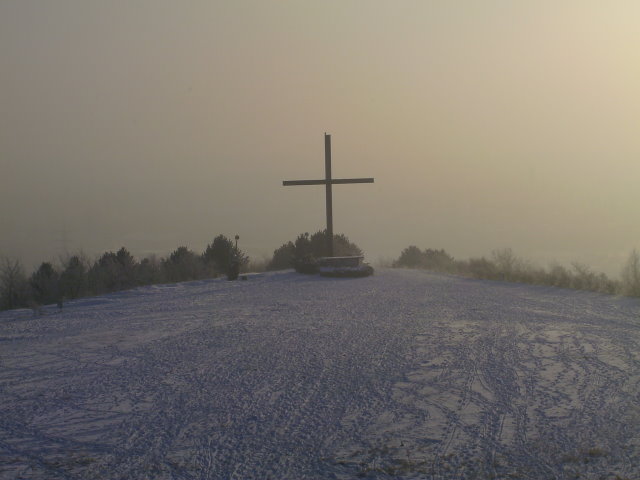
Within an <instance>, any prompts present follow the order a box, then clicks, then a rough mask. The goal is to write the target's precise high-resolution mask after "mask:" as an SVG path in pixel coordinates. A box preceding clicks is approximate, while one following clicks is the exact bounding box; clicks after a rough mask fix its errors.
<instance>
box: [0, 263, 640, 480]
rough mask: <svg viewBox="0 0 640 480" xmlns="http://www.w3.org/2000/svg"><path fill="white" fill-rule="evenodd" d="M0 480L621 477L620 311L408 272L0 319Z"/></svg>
mask: <svg viewBox="0 0 640 480" xmlns="http://www.w3.org/2000/svg"><path fill="white" fill-rule="evenodd" d="M0 406H1V411H0V478H2V479H14V478H35V479H63V478H64V479H89V478H96V479H123V478H124V479H127V478H130V479H144V478H149V479H152V478H153V479H156V478H157V479H165V478H166V479H169V478H176V479H191V478H194V479H208V478H211V479H218V478H220V479H231V478H235V479H250V478H257V479H266V478H271V479H305V478H308V479H315V478H337V479H348V478H425V479H476V478H477V479H485V478H501V479H536V480H538V479H572V478H581V479H585V478H586V479H600V478H605V479H615V478H623V479H638V478H640V301H638V300H631V299H622V298H615V297H611V296H602V295H597V294H593V293H584V292H574V291H567V290H559V289H552V288H546V287H534V286H525V285H512V284H502V283H497V282H485V281H476V280H465V279H460V278H454V277H448V276H440V275H434V274H428V273H425V272H416V271H391V270H387V271H382V272H377V274H376V275H375V276H373V277H369V278H364V279H327V278H320V277H308V276H301V275H297V274H294V273H275V274H265V275H257V276H252V277H250V278H249V280H248V281H246V282H240V281H239V282H226V281H224V280H212V281H202V282H192V283H186V284H178V285H163V286H155V287H146V288H141V289H138V290H134V291H131V292H124V293H118V294H114V295H108V296H103V297H98V298H92V299H84V300H79V301H75V302H72V303H69V304H68V305H67V306H66V307H65V308H64V310H63V311H62V312H61V313H58V312H57V311H56V309H55V308H53V307H51V308H49V309H46V310H45V312H44V313H43V315H42V316H40V317H35V316H34V314H33V312H31V311H26V310H23V311H18V312H5V313H2V314H0Z"/></svg>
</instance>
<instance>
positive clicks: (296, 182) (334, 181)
mask: <svg viewBox="0 0 640 480" xmlns="http://www.w3.org/2000/svg"><path fill="white" fill-rule="evenodd" d="M345 183H373V178H330V179H328V180H327V179H324V178H323V179H322V180H285V181H283V182H282V185H284V186H285V187H287V186H291V185H327V184H331V185H340V184H345Z"/></svg>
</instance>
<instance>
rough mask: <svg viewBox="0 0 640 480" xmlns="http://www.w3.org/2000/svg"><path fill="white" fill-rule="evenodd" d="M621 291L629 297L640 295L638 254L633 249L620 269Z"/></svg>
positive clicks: (639, 256) (639, 259)
mask: <svg viewBox="0 0 640 480" xmlns="http://www.w3.org/2000/svg"><path fill="white" fill-rule="evenodd" d="M622 293H623V294H624V295H629V296H631V297H640V255H639V254H638V251H637V250H635V249H634V250H633V251H632V252H631V255H629V259H628V260H627V264H626V265H625V266H624V268H623V269H622Z"/></svg>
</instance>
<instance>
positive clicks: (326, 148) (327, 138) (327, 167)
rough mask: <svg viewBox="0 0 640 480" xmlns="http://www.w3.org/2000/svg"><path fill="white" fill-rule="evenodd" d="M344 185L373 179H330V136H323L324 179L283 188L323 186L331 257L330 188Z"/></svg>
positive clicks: (295, 182) (328, 245) (286, 181)
mask: <svg viewBox="0 0 640 480" xmlns="http://www.w3.org/2000/svg"><path fill="white" fill-rule="evenodd" d="M344 183H373V178H332V177H331V135H327V134H326V133H325V134H324V178H323V179H320V180H285V181H283V182H282V185H284V186H291V185H324V186H325V192H326V205H327V249H328V251H329V256H330V257H333V199H332V193H331V187H332V186H333V185H341V184H344Z"/></svg>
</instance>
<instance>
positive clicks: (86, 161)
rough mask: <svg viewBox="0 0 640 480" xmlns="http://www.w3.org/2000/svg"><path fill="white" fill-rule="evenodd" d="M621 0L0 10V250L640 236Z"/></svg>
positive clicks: (462, 244)
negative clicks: (330, 233)
mask: <svg viewBox="0 0 640 480" xmlns="http://www.w3.org/2000/svg"><path fill="white" fill-rule="evenodd" d="M639 21H640V3H638V2H635V1H612V2H606V4H605V3H603V2H597V1H587V0H576V1H561V2H558V1H536V2H512V1H507V0H504V1H497V0H487V1H483V2H477V1H458V2H450V1H429V2H426V1H423V0H416V1H403V2H388V1H374V0H369V1H352V2H342V1H324V2H310V1H309V2H291V1H263V0H255V1H249V0H247V1H228V2H210V1H201V2H196V1H193V2H177V1H175V2H170V1H155V0H154V1H151V0H148V1H138V2H125V1H115V2H94V1H89V2H87V1H84V0H78V1H69V0H57V1H55V2H42V1H31V0H20V1H18V0H15V1H11V0H8V1H3V2H0V71H1V73H2V76H1V78H2V80H1V81H0V225H1V235H0V254H2V255H7V256H12V257H18V258H21V259H22V260H23V261H24V262H25V264H27V265H29V266H33V265H34V264H36V263H37V262H40V261H43V260H49V259H56V258H58V256H59V255H61V254H62V253H64V252H69V251H77V250H80V249H82V250H83V251H84V252H85V253H86V254H87V255H90V256H91V255H95V254H98V253H101V252H103V251H105V250H114V249H117V248H119V247H121V246H126V247H127V248H128V249H129V250H130V251H131V252H132V253H133V254H134V255H137V256H143V255H147V254H149V253H157V254H159V255H166V254H168V253H169V252H170V251H171V250H173V249H175V248H176V247H178V246H179V245H186V246H188V247H190V248H192V249H194V250H196V251H202V250H203V249H204V248H205V246H206V244H207V243H209V242H211V240H212V239H213V237H214V236H216V235H218V234H220V233H222V234H225V235H227V236H229V237H232V236H234V235H236V234H237V235H239V236H240V243H239V246H240V247H241V248H243V249H244V250H245V251H246V252H248V253H249V254H250V255H252V256H253V257H257V258H260V257H262V256H270V255H271V253H272V252H273V250H274V249H275V248H277V247H278V246H280V245H281V244H282V243H284V242H285V241H288V240H291V239H293V238H294V237H295V236H296V235H297V234H298V233H301V232H315V231H317V230H319V229H322V228H324V221H325V216H324V215H325V213H324V189H323V188H322V187H318V186H305V187H283V186H282V180H288V179H307V178H309V179H310V178H321V177H322V176H323V174H324V163H323V162H324V150H323V148H324V144H323V135H324V133H325V132H327V133H330V134H331V135H332V148H333V152H332V153H333V155H332V156H333V176H334V177H336V178H338V177H375V183H374V184H372V185H337V186H335V187H334V188H333V195H334V199H333V208H334V230H335V231H336V232H341V233H345V234H346V235H347V236H348V237H349V238H350V239H351V240H352V241H354V242H355V243H357V244H358V245H359V246H360V247H362V249H363V250H364V251H365V253H366V255H367V257H368V258H369V260H371V261H374V262H375V261H376V260H379V259H390V258H395V257H397V256H398V255H399V253H400V251H401V250H402V249H403V248H404V247H406V246H408V245H411V244H415V245H417V246H419V247H421V248H426V247H429V248H444V249H446V250H447V251H448V252H449V253H451V254H452V255H453V256H454V257H456V258H466V257H469V256H479V255H487V254H490V252H491V251H492V250H493V249H496V248H503V247H511V248H512V249H513V250H514V251H515V252H516V253H517V254H518V255H520V256H523V257H525V258H528V259H531V260H533V261H534V262H536V263H538V264H540V265H541V266H545V265H547V264H548V263H549V262H551V261H558V262H561V263H569V262H571V261H580V262H584V263H587V264H589V265H591V266H593V267H594V268H595V269H598V270H602V271H605V272H607V273H613V274H617V273H618V272H619V270H620V268H621V266H622V264H623V262H624V260H625V259H626V257H627V255H628V254H629V252H630V251H631V249H633V248H634V247H640V222H639V221H638V205H640V188H638V178H640V162H639V161H638V160H639V159H640V135H638V132H639V127H640V87H639V85H640V49H638V45H640V29H638V28H637V26H638V22H639Z"/></svg>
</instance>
